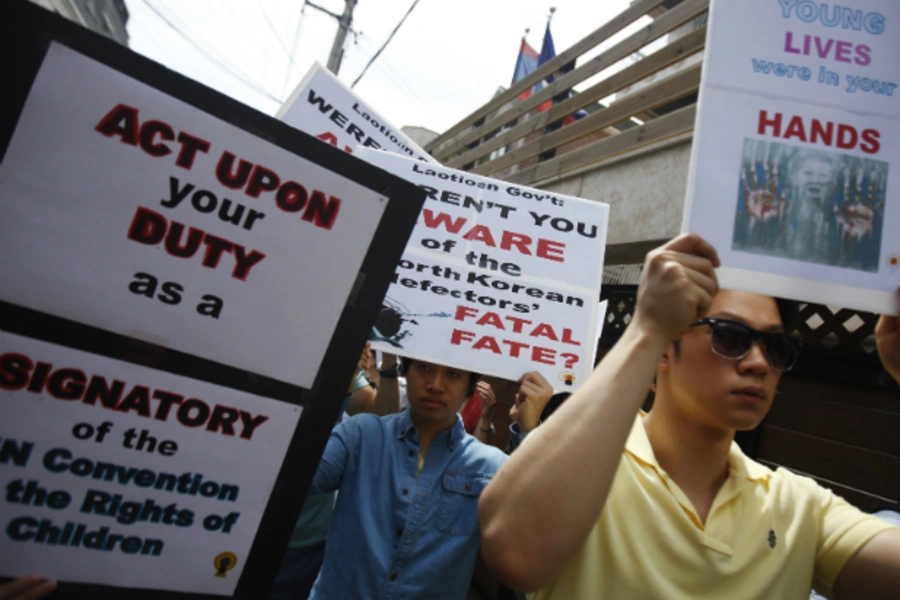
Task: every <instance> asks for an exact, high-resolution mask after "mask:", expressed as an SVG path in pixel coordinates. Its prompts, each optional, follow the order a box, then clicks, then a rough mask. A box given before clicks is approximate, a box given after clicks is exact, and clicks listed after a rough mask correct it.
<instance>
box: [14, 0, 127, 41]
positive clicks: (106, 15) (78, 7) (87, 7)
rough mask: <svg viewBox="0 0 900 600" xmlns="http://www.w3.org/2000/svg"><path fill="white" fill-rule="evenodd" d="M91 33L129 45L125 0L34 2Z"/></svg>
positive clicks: (37, 0) (44, 0) (49, 0)
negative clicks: (94, 32)
mask: <svg viewBox="0 0 900 600" xmlns="http://www.w3.org/2000/svg"><path fill="white" fill-rule="evenodd" d="M32 2H34V3H35V4H37V5H38V6H41V7H43V8H46V9H47V10H49V11H52V12H55V13H58V14H60V15H62V16H64V17H66V18H67V19H69V20H71V21H75V22H76V23H78V24H79V25H83V26H84V27H87V28H88V29H90V30H91V31H96V32H97V33H100V34H103V35H105V36H106V37H108V38H111V39H114V40H115V41H117V42H119V43H120V44H122V45H123V46H127V45H128V29H127V28H126V25H127V23H128V7H127V6H125V0H32Z"/></svg>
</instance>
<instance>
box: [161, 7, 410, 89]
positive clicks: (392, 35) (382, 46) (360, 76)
mask: <svg viewBox="0 0 900 600" xmlns="http://www.w3.org/2000/svg"><path fill="white" fill-rule="evenodd" d="M145 1H146V0H145ZM418 3H419V0H413V3H412V6H410V7H409V10H407V11H406V14H405V15H403V18H402V19H400V22H399V23H397V26H396V27H394V30H393V31H392V32H391V35H389V36H388V39H386V40H385V41H384V43H383V44H382V45H381V48H379V49H378V51H377V52H376V53H375V55H374V56H373V57H372V58H371V59H369V62H367V63H366V66H365V67H363V70H362V73H360V74H359V77H357V78H356V81H354V82H353V84H352V85H351V86H350V89H353V88H355V87H356V84H357V83H359V80H360V79H362V78H363V75H365V74H366V71H368V70H369V66H371V64H372V63H373V62H375V59H376V58H378V55H379V54H381V52H382V50H384V49H385V48H386V47H387V45H388V44H389V43H390V42H391V40H392V39H393V38H394V34H395V33H397V30H398V29H400V26H401V25H403V22H404V21H406V17H408V16H409V13H411V12H412V11H413V9H414V8H415V7H416V4H418Z"/></svg>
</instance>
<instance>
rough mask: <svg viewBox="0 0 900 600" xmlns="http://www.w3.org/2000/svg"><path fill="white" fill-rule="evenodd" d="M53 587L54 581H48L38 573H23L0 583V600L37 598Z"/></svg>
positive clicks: (54, 585)
mask: <svg viewBox="0 0 900 600" xmlns="http://www.w3.org/2000/svg"><path fill="white" fill-rule="evenodd" d="M55 589H56V582H55V581H48V580H46V579H43V578H41V577H40V576H39V575H25V576H24V577H19V578H18V579H16V580H15V581H10V582H9V583H4V584H3V585H0V600H37V599H38V598H44V597H45V596H47V594H49V593H50V592H52V591H53V590H55Z"/></svg>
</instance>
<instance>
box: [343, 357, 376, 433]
mask: <svg viewBox="0 0 900 600" xmlns="http://www.w3.org/2000/svg"><path fill="white" fill-rule="evenodd" d="M371 358H372V351H371V350H370V349H369V342H366V345H365V347H364V348H363V351H362V355H360V357H359V361H358V362H357V364H356V378H355V379H354V381H353V383H352V384H351V386H350V403H349V404H347V408H346V412H347V414H348V415H350V416H353V415H358V414H360V413H367V412H372V409H373V408H374V406H375V389H374V388H373V387H372V385H371V383H370V382H369V379H368V376H367V372H368V368H369V362H370V361H371Z"/></svg>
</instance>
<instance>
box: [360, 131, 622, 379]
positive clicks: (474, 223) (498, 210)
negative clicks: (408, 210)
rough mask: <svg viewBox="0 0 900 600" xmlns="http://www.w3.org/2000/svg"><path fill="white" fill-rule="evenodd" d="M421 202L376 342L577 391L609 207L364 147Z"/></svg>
mask: <svg viewBox="0 0 900 600" xmlns="http://www.w3.org/2000/svg"><path fill="white" fill-rule="evenodd" d="M356 154H357V156H359V157H360V158H362V159H363V160H365V161H367V162H369V163H371V164H373V165H375V166H377V167H380V168H382V169H384V170H385V171H388V172H389V173H393V174H395V175H398V176H400V177H403V178H404V179H406V180H408V181H410V182H412V183H415V184H416V185H418V186H419V187H420V188H422V189H424V190H425V192H426V195H427V196H426V203H425V206H424V208H423V209H422V212H421V213H420V215H419V222H418V224H417V226H416V228H415V229H414V230H413V233H412V235H411V236H410V239H409V243H408V244H407V246H406V251H405V252H404V254H403V258H402V259H401V260H400V262H399V264H398V265H397V269H396V271H395V273H394V278H393V280H392V283H391V286H390V288H389V289H388V293H387V296H386V297H385V299H384V303H383V305H382V309H381V313H380V314H379V316H378V319H377V320H376V322H375V326H374V327H373V330H372V337H371V338H370V339H371V340H372V346H373V347H374V348H377V349H379V350H383V351H385V352H395V353H398V354H402V355H403V356H408V357H411V358H420V359H423V360H429V361H433V362H438V363H441V364H445V365H450V366H455V367H458V368H464V369H468V370H471V371H475V372H478V373H481V374H484V375H494V376H497V377H503V378H505V379H511V380H516V379H518V378H519V377H521V376H522V375H523V374H524V373H526V372H528V371H539V372H540V373H541V374H542V375H543V376H544V377H545V378H546V379H547V381H548V382H550V384H551V385H553V386H554V387H555V388H557V389H564V390H568V391H574V390H575V389H577V388H578V387H579V386H580V385H581V384H582V383H583V381H584V379H585V378H586V376H587V374H588V373H590V371H591V369H592V368H593V360H592V359H593V356H594V347H595V345H596V344H595V342H596V338H595V337H594V335H595V331H596V321H597V309H598V304H597V299H598V297H599V296H600V284H601V282H602V275H603V255H604V250H605V247H606V232H607V223H608V217H609V207H608V206H607V205H605V204H602V203H600V202H591V201H588V200H583V199H580V198H573V197H571V196H562V195H559V194H554V193H552V192H547V191H544V190H538V189H533V188H524V187H519V186H516V185H512V184H509V183H507V182H504V181H500V180H497V179H489V178H486V177H479V176H477V175H472V174H470V173H465V172H462V171H457V170H454V169H449V168H444V167H439V166H436V165H432V164H427V163H422V162H419V161H415V160H411V159H408V158H403V157H402V156H397V155H396V154H391V153H387V152H381V151H373V150H371V149H368V148H360V149H358V150H357V152H356Z"/></svg>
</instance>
